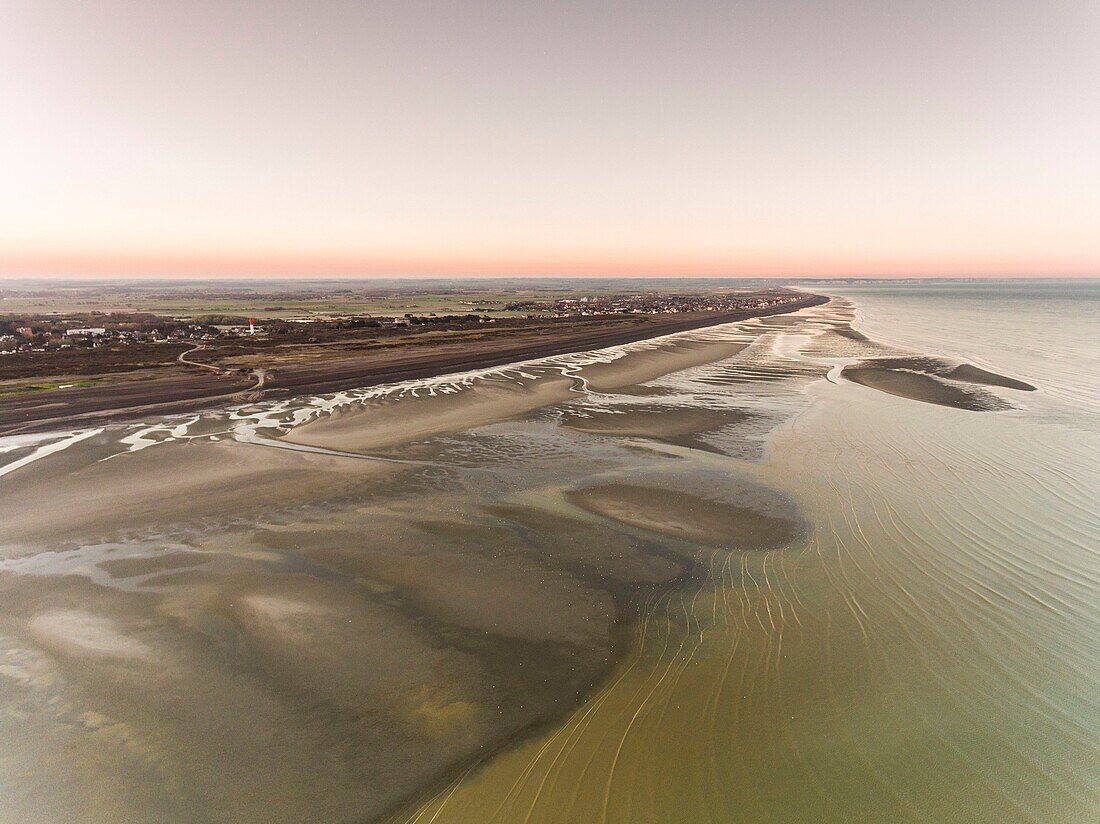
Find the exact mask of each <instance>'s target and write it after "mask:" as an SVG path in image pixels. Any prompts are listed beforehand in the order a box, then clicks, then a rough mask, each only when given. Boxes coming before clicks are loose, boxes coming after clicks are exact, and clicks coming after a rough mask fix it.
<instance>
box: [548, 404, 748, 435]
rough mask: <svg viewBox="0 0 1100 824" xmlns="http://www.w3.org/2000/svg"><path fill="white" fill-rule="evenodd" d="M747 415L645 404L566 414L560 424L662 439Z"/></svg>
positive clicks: (580, 429)
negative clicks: (583, 413) (582, 413)
mask: <svg viewBox="0 0 1100 824" xmlns="http://www.w3.org/2000/svg"><path fill="white" fill-rule="evenodd" d="M620 409H621V411H619V410H620ZM748 417H749V413H748V412H746V411H745V410H742V409H705V408H702V407H676V406H661V405H657V404H653V405H649V404H647V405H644V406H643V405H637V406H624V407H619V408H618V409H616V410H614V411H608V412H605V411H599V412H589V413H587V414H585V415H579V414H567V415H566V416H565V417H564V418H563V419H562V422H561V423H562V426H568V427H569V428H570V429H574V430H576V431H577V432H587V433H589V434H593V435H620V436H625V437H632V438H662V439H663V438H673V437H676V436H680V435H694V434H697V433H700V432H711V431H714V430H716V429H721V428H722V427H724V426H730V425H732V424H735V423H740V422H741V421H743V420H745V419H746V418H748Z"/></svg>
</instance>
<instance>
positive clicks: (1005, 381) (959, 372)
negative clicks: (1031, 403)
mask: <svg viewBox="0 0 1100 824" xmlns="http://www.w3.org/2000/svg"><path fill="white" fill-rule="evenodd" d="M943 376H944V377H945V378H951V379H953V380H957V381H966V382H967V383H980V384H985V385H987V386H1000V387H1003V388H1005V389H1016V390H1019V391H1021V392H1034V391H1035V387H1034V386H1032V385H1031V384H1030V383H1025V382H1024V381H1020V380H1016V379H1015V378H1009V377H1006V376H1005V375H998V374H997V373H996V372H989V371H987V370H985V369H981V368H979V367H977V366H974V365H973V364H970V363H964V364H961V365H959V366H956V367H955V368H954V369H950V370H948V371H947V372H944V373H943Z"/></svg>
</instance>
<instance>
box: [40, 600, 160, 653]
mask: <svg viewBox="0 0 1100 824" xmlns="http://www.w3.org/2000/svg"><path fill="white" fill-rule="evenodd" d="M28 626H29V629H30V632H31V634H32V635H33V636H34V637H35V638H36V639H37V640H38V641H39V642H40V643H42V644H43V645H44V646H45V647H47V648H50V649H53V650H56V651H58V652H60V653H62V654H77V655H89V656H103V657H106V658H121V659H125V658H130V659H137V660H142V661H152V660H153V652H152V650H151V649H150V648H149V647H148V646H146V645H145V644H144V643H142V642H141V641H139V640H138V639H136V638H133V637H131V636H128V635H125V634H124V633H122V632H121V631H120V630H119V629H118V627H117V626H116V625H115V623H114V622H113V621H111V620H110V619H109V618H105V617H102V616H98V615H93V614H91V613H88V612H83V611H80V610H57V611H54V612H45V613H42V614H41V615H37V616H35V617H34V618H33V619H32V620H31V621H30V622H29V625H28Z"/></svg>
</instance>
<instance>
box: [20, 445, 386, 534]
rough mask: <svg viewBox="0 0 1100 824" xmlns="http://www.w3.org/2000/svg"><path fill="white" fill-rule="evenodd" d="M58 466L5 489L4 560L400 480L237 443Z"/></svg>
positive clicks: (380, 467) (343, 461) (372, 468)
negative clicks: (43, 547)
mask: <svg viewBox="0 0 1100 824" xmlns="http://www.w3.org/2000/svg"><path fill="white" fill-rule="evenodd" d="M61 457H62V460H57V461H51V462H44V463H43V464H42V466H40V467H38V466H36V467H35V470H36V471H35V472H23V473H13V474H12V475H9V476H7V477H5V478H3V479H0V523H3V525H4V529H3V533H2V535H0V542H2V545H3V546H5V547H7V550H6V551H7V552H9V553H10V552H12V551H16V552H18V551H19V547H20V545H23V544H36V543H37V544H40V543H44V542H52V541H59V540H65V541H74V540H79V541H83V542H85V543H94V542H97V541H99V540H106V539H108V538H109V536H111V535H115V534H119V533H122V532H130V531H134V530H144V529H150V528H155V529H163V528H165V527H167V526H168V525H170V524H180V523H188V522H192V523H193V522H199V521H202V520H203V519H208V518H217V517H224V516H228V515H235V516H240V515H245V514H247V513H250V512H257V511H260V510H268V509H271V508H276V507H279V506H281V505H288V504H297V503H300V502H302V491H303V489H308V490H309V491H310V498H311V499H318V498H322V497H324V496H326V495H337V494H339V493H340V492H341V491H343V490H347V489H350V488H351V487H352V486H354V485H355V484H356V483H358V482H360V481H361V480H362V479H363V478H364V477H365V476H374V475H378V474H381V473H384V472H389V473H392V472H396V471H399V469H398V468H397V467H396V466H395V465H389V464H376V463H369V462H366V461H360V460H356V459H353V458H338V457H331V456H327V455H319V454H309V453H305V452H292V451H290V450H278V449H268V448H263V447H259V446H253V445H250V444H241V443H236V442H232V441H222V442H217V443H215V442H192V443H175V444H164V445H160V446H156V447H152V448H149V449H145V450H142V451H140V452H134V453H127V454H122V455H119V456H118V457H115V458H111V459H109V460H106V461H96V462H92V463H87V464H84V465H81V466H79V467H70V466H69V465H68V464H67V462H66V460H64V458H65V457H66V456H64V455H62V456H61ZM166 468H170V469H166ZM44 501H52V502H57V503H54V504H53V505H49V506H44V505H43V502H44ZM61 502H63V504H62V503H61Z"/></svg>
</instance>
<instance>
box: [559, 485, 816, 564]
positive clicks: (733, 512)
mask: <svg viewBox="0 0 1100 824" xmlns="http://www.w3.org/2000/svg"><path fill="white" fill-rule="evenodd" d="M738 491H740V492H742V493H743V496H744V497H746V498H751V499H754V502H755V504H756V505H755V506H750V505H743V504H738V503H734V502H731V501H729V500H716V499H714V498H709V499H708V498H702V497H699V496H696V495H692V494H689V493H686V492H683V491H680V490H672V489H667V488H665V489H661V488H657V487H645V486H632V485H628V484H615V485H607V486H595V487H584V488H581V489H577V490H573V491H571V492H569V493H568V494H567V495H566V497H567V498H568V500H569V501H570V502H571V503H573V504H575V505H576V506H578V507H580V508H582V509H584V510H587V511H588V512H591V513H593V514H595V515H599V516H601V517H603V518H608V519H610V520H613V521H617V522H619V523H621V524H625V525H627V526H631V527H635V528H638V529H643V530H649V531H652V532H656V533H659V534H661V535H667V536H668V537H670V538H677V539H679V540H683V541H688V542H691V543H695V544H702V545H704V546H716V547H722V548H724V549H728V550H752V551H757V550H765V549H777V548H779V547H783V546H788V545H790V544H791V543H792V542H793V541H794V540H795V538H796V537H797V536H798V526H797V522H796V521H795V520H794V519H793V518H790V517H783V516H782V515H781V514H779V513H781V512H782V510H783V502H782V501H781V500H772V501H769V500H768V497H769V495H768V493H767V492H766V491H765V490H760V489H755V490H750V489H749V488H748V487H743V488H742V489H741V490H736V489H733V490H730V489H727V490H724V493H725V495H727V496H728V495H731V494H732V495H733V496H734V497H736V493H737V492H738ZM769 504H770V505H769Z"/></svg>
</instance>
